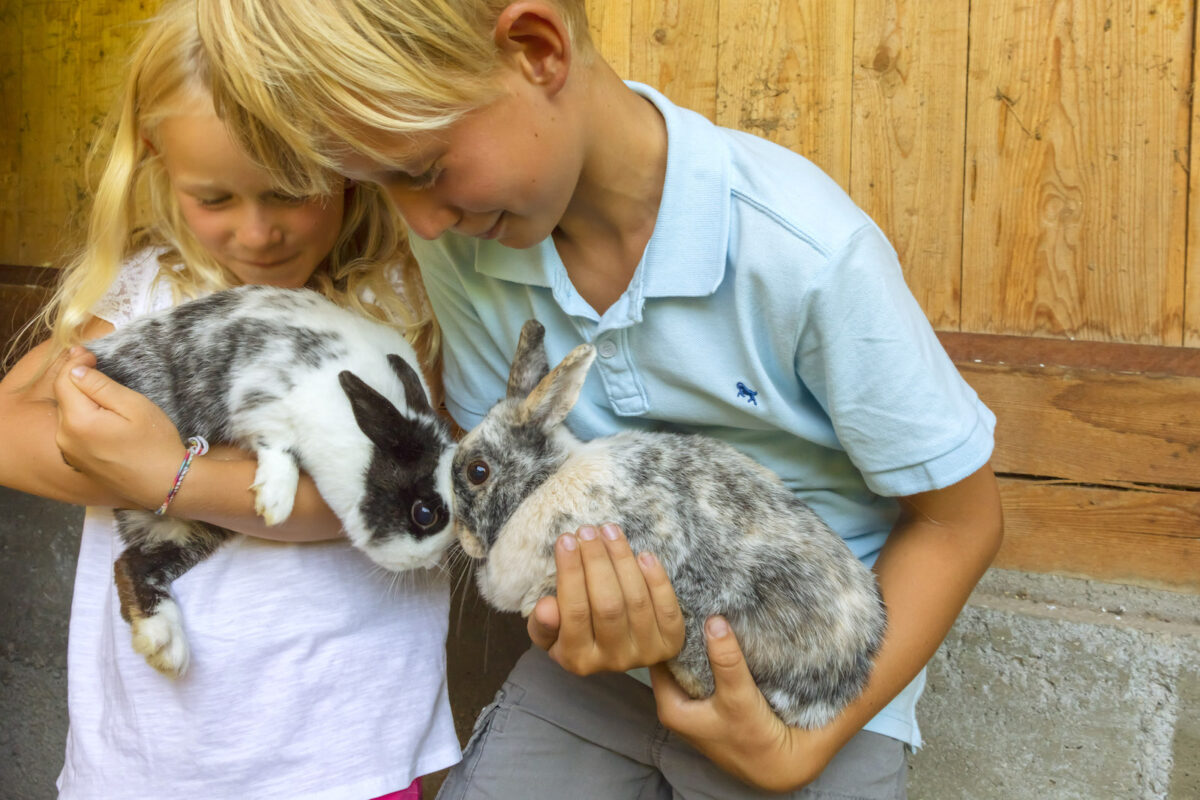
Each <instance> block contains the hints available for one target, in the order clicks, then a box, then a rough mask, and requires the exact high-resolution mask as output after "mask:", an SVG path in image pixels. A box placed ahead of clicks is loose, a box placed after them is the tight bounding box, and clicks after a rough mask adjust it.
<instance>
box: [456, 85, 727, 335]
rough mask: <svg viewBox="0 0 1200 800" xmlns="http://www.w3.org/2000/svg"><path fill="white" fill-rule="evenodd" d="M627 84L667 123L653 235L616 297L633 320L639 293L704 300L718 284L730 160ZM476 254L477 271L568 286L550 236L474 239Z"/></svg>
mask: <svg viewBox="0 0 1200 800" xmlns="http://www.w3.org/2000/svg"><path fill="white" fill-rule="evenodd" d="M626 84H627V85H628V86H629V88H630V89H632V90H633V91H635V92H637V93H638V94H640V95H641V96H643V97H645V98H646V99H647V100H649V101H650V102H652V103H654V105H655V107H657V108H658V110H659V112H660V113H661V114H662V116H663V119H664V120H665V121H666V125H667V171H666V178H665V180H664V183H663V195H662V201H661V203H660V206H659V210H658V218H657V219H656V221H655V226H654V234H653V236H651V238H650V242H649V244H648V245H647V246H646V252H645V253H644V254H643V255H642V261H641V263H640V264H638V268H637V271H636V272H635V273H634V276H633V279H632V280H631V281H630V285H629V288H628V289H627V290H626V292H625V296H623V300H624V301H626V302H620V303H618V305H619V306H625V307H626V312H625V313H626V314H629V315H631V317H632V318H637V319H640V317H641V304H642V303H641V301H642V300H643V299H644V298H647V297H705V296H707V295H710V294H712V293H713V292H715V291H716V289H717V287H718V286H720V284H721V280H722V279H723V278H724V276H725V260H726V250H727V247H728V244H729V180H730V179H729V173H730V164H729V156H728V150H727V149H726V147H725V143H724V141H723V140H722V138H721V136H720V134H719V132H718V130H717V128H716V127H715V126H714V125H713V124H712V123H710V122H709V121H708V120H706V119H704V118H703V117H701V116H700V115H699V114H696V113H695V112H693V111H689V110H687V109H683V108H679V107H678V106H676V105H675V104H673V103H672V102H671V101H670V100H668V99H667V98H666V97H664V96H663V95H662V94H660V93H659V92H658V91H656V90H654V89H652V88H651V87H649V86H646V85H644V84H640V83H636V82H633V81H626ZM477 255H478V257H477V259H476V264H475V268H476V270H478V271H479V272H480V273H481V274H483V275H487V276H489V277H493V278H498V279H500V280H505V281H511V282H513V283H521V284H526V285H529V286H541V287H546V288H552V289H554V291H555V294H556V295H558V294H559V293H560V290H565V289H566V288H567V286H569V283H570V281H569V280H567V278H566V271H565V270H564V268H563V265H562V261H561V260H560V259H559V258H558V253H557V251H556V250H555V249H554V242H553V240H551V239H547V240H546V241H544V242H542V243H541V244H540V245H537V246H535V247H533V248H530V249H528V250H512V249H510V248H506V247H503V246H501V245H499V244H497V243H495V242H481V243H480V247H479V251H478V254H477ZM564 284H566V285H567V286H564ZM567 299H568V298H566V297H560V298H559V300H560V304H562V305H563V306H564V310H565V311H568V313H570V312H571V309H569V308H567V307H566V306H567V305H570V304H571V303H570V302H567V303H563V302H562V301H563V300H567ZM580 302H582V301H580ZM614 310H615V309H614Z"/></svg>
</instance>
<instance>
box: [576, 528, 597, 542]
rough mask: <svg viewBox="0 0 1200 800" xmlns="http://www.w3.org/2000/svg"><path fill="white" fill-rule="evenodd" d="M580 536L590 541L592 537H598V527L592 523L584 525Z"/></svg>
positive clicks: (580, 530)
mask: <svg viewBox="0 0 1200 800" xmlns="http://www.w3.org/2000/svg"><path fill="white" fill-rule="evenodd" d="M579 538H580V539H583V540H584V541H585V542H590V541H591V540H592V539H595V538H596V529H595V528H593V527H592V526H591V525H584V526H583V527H582V528H580V529H579Z"/></svg>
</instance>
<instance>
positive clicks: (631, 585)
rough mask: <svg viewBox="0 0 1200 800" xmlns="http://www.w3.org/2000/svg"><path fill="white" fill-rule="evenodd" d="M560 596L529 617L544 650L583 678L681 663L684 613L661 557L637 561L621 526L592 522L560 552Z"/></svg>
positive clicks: (564, 541) (565, 539) (567, 538)
mask: <svg viewBox="0 0 1200 800" xmlns="http://www.w3.org/2000/svg"><path fill="white" fill-rule="evenodd" d="M554 560H555V564H556V566H557V569H558V593H557V597H543V598H542V599H541V600H539V601H538V604H537V606H536V607H535V608H534V610H533V613H532V614H530V616H529V622H528V626H527V627H528V630H529V638H531V639H532V640H533V642H534V644H536V645H537V646H538V647H541V648H542V649H544V650H546V651H547V652H548V653H549V654H550V657H551V658H552V659H554V660H555V661H556V662H558V663H559V664H560V665H561V666H562V667H563V668H564V669H566V670H568V671H569V672H573V673H575V674H576V675H591V674H593V673H596V672H605V671H613V672H620V671H624V670H627V669H633V668H634V667H644V666H649V665H650V664H657V663H659V662H660V661H666V660H667V659H669V658H673V657H674V656H675V655H677V654H678V653H679V650H680V648H681V647H683V634H684V627H683V614H682V612H681V611H680V609H679V603H678V601H677V600H676V599H675V590H674V589H672V588H671V582H670V580H669V579H668V578H667V573H666V570H664V569H663V567H662V565H661V564H660V563H659V562H658V560H657V559H656V558H654V556H652V555H650V554H648V553H643V554H641V555H640V556H638V557H636V558H635V557H634V555H633V551H632V550H631V549H630V547H629V541H628V540H627V539H626V538H625V536H624V534H623V533H622V532H621V529H620V528H619V527H617V526H616V525H613V524H607V525H604V526H602V527H601V528H599V529H597V528H595V527H593V526H590V525H587V526H584V527H582V528H580V529H579V531H578V533H577V534H576V535H574V536H572V535H571V534H564V535H563V536H560V537H559V539H558V542H557V543H556V544H555V548H554Z"/></svg>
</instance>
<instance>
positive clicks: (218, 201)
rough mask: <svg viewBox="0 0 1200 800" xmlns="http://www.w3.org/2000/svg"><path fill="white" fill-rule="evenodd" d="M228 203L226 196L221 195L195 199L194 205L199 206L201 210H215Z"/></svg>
mask: <svg viewBox="0 0 1200 800" xmlns="http://www.w3.org/2000/svg"><path fill="white" fill-rule="evenodd" d="M228 202H229V196H228V195H223V196H221V197H197V198H196V205H198V206H200V207H201V208H217V207H219V206H221V205H223V204H225V203H228Z"/></svg>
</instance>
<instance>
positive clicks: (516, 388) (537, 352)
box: [508, 319, 550, 400]
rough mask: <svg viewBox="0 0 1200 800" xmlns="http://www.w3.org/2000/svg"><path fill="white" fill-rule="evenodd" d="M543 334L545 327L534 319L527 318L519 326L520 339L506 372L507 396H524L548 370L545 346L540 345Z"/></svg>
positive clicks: (518, 398) (517, 398) (520, 397)
mask: <svg viewBox="0 0 1200 800" xmlns="http://www.w3.org/2000/svg"><path fill="white" fill-rule="evenodd" d="M545 336H546V329H545V328H543V327H542V323H540V322H538V321H537V320H536V319H531V320H527V321H526V322H525V324H524V325H522V326H521V339H520V341H518V342H517V353H516V355H514V356H513V363H512V370H511V371H509V373H508V396H509V397H511V398H513V399H516V400H521V399H523V398H525V397H526V396H527V395H528V394H529V393H530V392H532V391H533V389H534V387H535V386H537V385H538V381H540V380H541V379H542V378H544V377H546V373H548V372H549V371H550V364H549V362H547V361H546V348H545V347H543V346H542V340H543V339H544V338H545Z"/></svg>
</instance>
